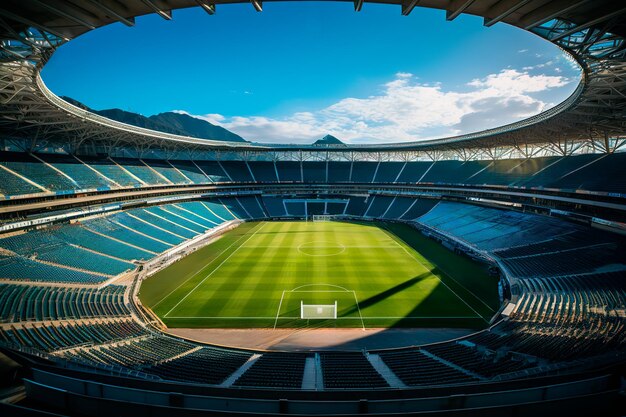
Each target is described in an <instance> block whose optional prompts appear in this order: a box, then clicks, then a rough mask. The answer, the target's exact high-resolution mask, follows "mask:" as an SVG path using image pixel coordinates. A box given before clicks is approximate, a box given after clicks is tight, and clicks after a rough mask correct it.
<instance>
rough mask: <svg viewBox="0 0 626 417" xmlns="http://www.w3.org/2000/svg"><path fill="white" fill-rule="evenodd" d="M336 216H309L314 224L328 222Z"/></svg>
mask: <svg viewBox="0 0 626 417" xmlns="http://www.w3.org/2000/svg"><path fill="white" fill-rule="evenodd" d="M336 217H337V216H335V215H332V214H314V215H312V216H311V220H312V221H314V222H329V221H331V220H333V219H335V218H336Z"/></svg>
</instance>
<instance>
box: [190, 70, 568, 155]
mask: <svg viewBox="0 0 626 417" xmlns="http://www.w3.org/2000/svg"><path fill="white" fill-rule="evenodd" d="M569 82H570V80H568V79H567V78H565V77H562V76H559V75H557V76H551V75H531V74H529V73H528V71H525V70H522V71H518V70H515V69H504V70H502V71H500V72H499V73H496V74H490V75H488V76H486V77H484V78H480V79H474V80H472V81H470V82H469V83H467V85H466V86H465V89H463V91H452V90H445V89H444V88H443V86H442V85H441V84H423V83H419V82H417V81H416V77H415V76H414V75H413V74H410V73H405V72H399V73H397V74H396V75H395V77H394V79H392V80H391V81H389V82H387V83H386V84H384V85H382V86H381V87H382V88H381V92H380V93H379V94H377V95H371V96H368V97H364V98H355V97H349V98H344V99H342V100H339V101H338V102H336V103H334V104H332V105H330V106H328V107H325V108H322V109H319V110H316V111H311V112H298V113H294V114H291V115H287V116H284V117H280V118H269V117H262V116H251V117H242V116H234V117H225V116H223V115H220V114H206V115H201V116H195V117H199V118H201V119H204V120H207V121H209V122H211V123H214V124H218V125H220V126H223V127H225V128H227V129H229V130H232V131H233V132H235V133H237V134H239V135H241V136H242V137H244V138H246V139H248V140H252V141H258V142H279V143H287V142H288V143H310V142H312V141H314V140H316V139H319V138H320V137H322V136H324V135H325V134H327V133H330V134H332V135H334V136H337V137H338V138H340V139H342V140H344V141H346V142H352V143H366V142H406V141H413V140H420V139H426V138H431V137H436V136H443V135H457V134H462V133H469V132H474V131H478V130H482V129H487V128H490V127H496V126H499V125H502V124H506V123H511V122H513V121H515V120H520V119H523V118H525V117H529V116H531V115H533V114H536V113H538V112H539V111H541V110H544V109H545V108H546V103H545V102H543V101H542V100H540V99H538V98H537V97H533V94H536V93H540V92H543V91H547V90H550V89H554V88H559V87H562V86H564V85H566V84H568V83H569Z"/></svg>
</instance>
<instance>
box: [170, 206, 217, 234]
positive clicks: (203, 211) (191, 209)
mask: <svg viewBox="0 0 626 417" xmlns="http://www.w3.org/2000/svg"><path fill="white" fill-rule="evenodd" d="M163 207H164V208H166V209H167V210H168V211H170V212H172V213H178V214H180V215H182V216H186V217H188V219H189V220H191V221H194V222H196V223H200V224H202V225H204V226H205V227H207V228H213V227H215V226H218V225H220V224H222V223H224V221H225V220H224V219H221V218H219V217H218V216H217V215H216V214H215V213H213V212H212V211H210V210H209V208H208V205H207V204H206V202H205V201H186V202H183V203H175V204H170V205H167V206H163Z"/></svg>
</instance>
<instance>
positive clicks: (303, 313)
mask: <svg viewBox="0 0 626 417" xmlns="http://www.w3.org/2000/svg"><path fill="white" fill-rule="evenodd" d="M300 318H301V319H336V318H337V301H335V304H304V301H300Z"/></svg>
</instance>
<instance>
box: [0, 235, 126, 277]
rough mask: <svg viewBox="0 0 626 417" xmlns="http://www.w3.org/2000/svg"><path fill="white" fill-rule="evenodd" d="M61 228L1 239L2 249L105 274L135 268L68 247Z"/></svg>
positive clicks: (81, 249)
mask: <svg viewBox="0 0 626 417" xmlns="http://www.w3.org/2000/svg"><path fill="white" fill-rule="evenodd" d="M57 234H58V228H56V227H50V228H47V229H41V230H31V231H29V232H27V233H22V234H18V235H13V236H10V237H6V238H4V239H0V247H2V248H3V249H6V250H9V251H12V252H15V253H17V254H19V255H22V256H24V257H29V258H32V257H34V258H36V259H37V260H41V261H44V262H52V263H54V264H58V265H63V266H68V267H72V268H77V269H80V270H84V271H88V272H95V273H100V274H106V275H117V274H120V273H122V272H124V271H126V270H129V269H133V268H134V265H133V264H132V263H130V262H126V261H122V260H119V259H114V258H111V257H108V256H104V255H101V254H99V253H96V252H93V251H91V250H87V249H84V248H82V247H80V246H74V245H72V244H69V243H67V242H65V241H63V240H62V239H60V238H59V236H57Z"/></svg>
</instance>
